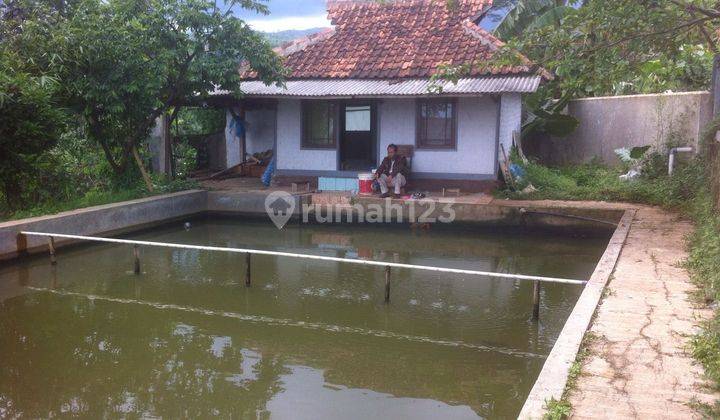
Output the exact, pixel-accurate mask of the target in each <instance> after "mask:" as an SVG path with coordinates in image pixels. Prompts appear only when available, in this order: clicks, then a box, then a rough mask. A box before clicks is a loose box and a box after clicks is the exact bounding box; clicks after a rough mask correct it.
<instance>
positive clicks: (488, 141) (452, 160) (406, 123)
mask: <svg viewBox="0 0 720 420" xmlns="http://www.w3.org/2000/svg"><path fill="white" fill-rule="evenodd" d="M497 109H498V106H497V103H496V101H495V100H493V99H492V98H491V97H489V96H482V97H468V98H459V99H458V104H457V112H458V121H457V149H456V150H423V149H417V148H416V149H415V157H414V158H413V161H412V171H413V173H423V174H458V175H460V174H470V175H485V176H486V177H491V176H494V174H495V154H496V152H495V147H496V146H495V142H496V138H497V136H496V133H497ZM378 111H379V112H378V118H379V122H378V127H379V133H378V134H379V137H380V147H379V151H380V153H381V155H383V154H384V153H385V149H386V148H387V146H388V145H389V144H391V143H395V144H415V100H414V99H387V100H384V101H383V102H382V103H381V104H380V106H379V108H378ZM519 124H520V121H519V120H518V125H519Z"/></svg>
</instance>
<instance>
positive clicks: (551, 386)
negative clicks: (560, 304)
mask: <svg viewBox="0 0 720 420" xmlns="http://www.w3.org/2000/svg"><path fill="white" fill-rule="evenodd" d="M635 212H636V211H635V210H627V211H626V212H625V215H624V216H623V217H622V219H621V221H620V223H619V225H618V228H617V229H616V230H615V233H614V234H613V236H612V238H610V243H609V244H608V246H607V248H606V249H605V253H604V254H603V256H602V257H601V258H600V262H599V263H598V265H597V267H596V268H595V271H594V272H593V274H592V276H591V277H590V281H589V282H588V283H587V284H586V285H585V288H584V289H583V292H582V294H580V298H579V299H578V301H577V303H576V304H575V307H574V308H573V311H572V312H571V313H570V316H569V317H568V319H567V321H565V326H564V327H563V329H562V331H561V332H560V336H558V338H557V340H556V341H555V345H553V348H552V350H551V351H550V355H549V356H548V358H547V359H546V360H545V364H544V365H543V368H542V370H541V371H540V375H539V376H538V378H537V380H536V381H535V384H534V385H533V387H532V389H531V390H530V395H528V397H527V399H526V400H525V404H524V405H523V408H522V411H521V412H520V415H519V416H518V419H522V420H525V419H542V418H543V417H544V415H545V412H546V411H547V403H548V402H549V401H550V400H552V399H555V400H557V401H559V400H560V399H561V398H562V396H563V393H564V392H565V385H566V384H567V381H568V377H569V375H570V368H571V367H572V364H573V363H574V362H575V359H576V358H577V354H578V351H579V350H580V345H581V344H582V340H583V337H584V336H585V332H586V331H587V330H588V328H589V327H590V322H591V321H592V317H593V315H594V314H595V310H596V309H597V306H598V304H599V303H600V300H601V299H602V295H603V292H604V291H605V286H606V285H607V283H608V281H609V280H610V276H611V275H612V273H613V270H614V269H615V265H616V264H617V260H618V258H619V257H620V251H621V250H622V248H623V246H624V245H625V240H626V239H627V235H628V233H629V232H630V226H631V225H632V221H633V218H634V217H635Z"/></svg>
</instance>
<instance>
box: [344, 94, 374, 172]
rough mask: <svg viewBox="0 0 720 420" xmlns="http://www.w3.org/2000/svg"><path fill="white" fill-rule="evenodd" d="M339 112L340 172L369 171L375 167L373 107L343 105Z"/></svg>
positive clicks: (366, 104) (368, 105)
mask: <svg viewBox="0 0 720 420" xmlns="http://www.w3.org/2000/svg"><path fill="white" fill-rule="evenodd" d="M340 111H341V112H340V114H341V119H340V122H341V126H340V128H341V130H340V170H342V171H370V170H371V169H372V168H374V167H375V166H376V165H377V158H376V156H377V147H376V141H375V109H374V106H373V105H372V104H369V103H363V104H345V105H343V106H342V108H341V109H340Z"/></svg>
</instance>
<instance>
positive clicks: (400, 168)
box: [375, 144, 408, 198]
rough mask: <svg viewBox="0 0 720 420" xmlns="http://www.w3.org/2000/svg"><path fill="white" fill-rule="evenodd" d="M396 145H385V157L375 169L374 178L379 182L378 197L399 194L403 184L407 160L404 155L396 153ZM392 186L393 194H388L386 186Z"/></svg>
mask: <svg viewBox="0 0 720 420" xmlns="http://www.w3.org/2000/svg"><path fill="white" fill-rule="evenodd" d="M397 151H398V147H397V146H396V145H394V144H391V145H390V146H388V147H387V153H388V155H387V157H385V159H383V161H382V163H381V164H380V167H378V168H377V171H375V178H377V180H378V184H380V192H381V193H382V195H381V196H380V197H382V198H387V197H394V196H397V195H399V194H400V189H401V188H402V187H403V186H404V185H405V182H406V180H405V177H406V176H407V172H408V169H407V161H406V160H405V157H403V156H400V155H399V154H398V153H397ZM389 186H390V187H394V189H395V194H390V192H389V191H388V187H389Z"/></svg>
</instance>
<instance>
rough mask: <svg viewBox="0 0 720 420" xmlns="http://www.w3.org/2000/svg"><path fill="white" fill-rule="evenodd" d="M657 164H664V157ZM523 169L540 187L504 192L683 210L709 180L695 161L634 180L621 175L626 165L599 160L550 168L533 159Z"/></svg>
mask: <svg viewBox="0 0 720 420" xmlns="http://www.w3.org/2000/svg"><path fill="white" fill-rule="evenodd" d="M650 159H654V158H652V157H651V158H650ZM655 165H656V166H658V167H662V163H661V161H660V162H658V163H656V164H655ZM523 169H524V170H525V177H524V179H523V181H521V183H520V186H521V187H523V188H524V187H525V186H527V185H529V184H532V185H533V187H535V188H536V190H537V191H535V192H533V193H530V194H523V193H519V192H513V191H502V192H500V195H501V196H503V197H507V198H514V199H536V200H540V199H552V200H590V201H618V202H628V203H643V204H654V205H660V206H663V207H666V208H672V209H680V210H683V209H684V207H685V206H686V205H687V203H688V200H691V199H692V198H693V197H694V196H695V195H696V194H697V189H698V186H699V185H702V183H703V182H705V179H704V173H703V171H704V169H703V166H702V165H694V164H687V165H684V166H682V167H681V168H679V169H678V170H677V172H676V173H675V174H674V175H673V176H672V177H669V176H667V175H666V174H665V173H664V172H663V171H662V170H659V169H657V170H652V171H648V173H647V174H645V175H643V176H641V177H639V178H637V179H634V180H630V181H623V180H621V179H620V178H619V176H620V175H621V174H622V173H623V172H624V169H625V168H621V167H616V168H611V167H606V166H602V165H599V164H597V163H589V164H584V165H574V166H567V167H562V168H548V167H545V166H542V165H539V164H537V163H532V162H531V163H528V164H526V165H523ZM666 170H667V169H665V171H666Z"/></svg>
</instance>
